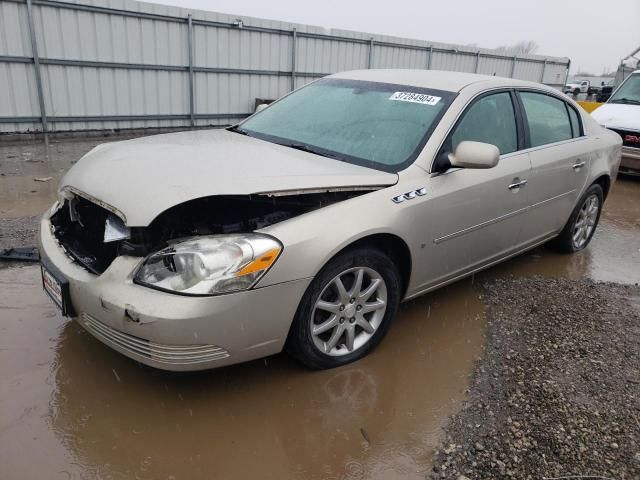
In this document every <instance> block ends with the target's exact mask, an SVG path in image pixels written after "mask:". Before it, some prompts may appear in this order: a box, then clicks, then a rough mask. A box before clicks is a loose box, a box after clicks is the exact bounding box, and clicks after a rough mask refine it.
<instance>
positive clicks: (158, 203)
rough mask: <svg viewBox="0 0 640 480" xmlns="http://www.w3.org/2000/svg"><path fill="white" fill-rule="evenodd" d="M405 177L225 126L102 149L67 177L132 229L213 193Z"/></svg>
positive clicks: (391, 180) (360, 183) (67, 182)
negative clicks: (190, 201) (121, 216)
mask: <svg viewBox="0 0 640 480" xmlns="http://www.w3.org/2000/svg"><path fill="white" fill-rule="evenodd" d="M397 180H398V176H397V175H396V174H393V173H386V172H382V171H379V170H374V169H370V168H366V167H361V166H358V165H351V164H349V163H345V162H341V161H338V160H333V159H330V158H326V157H321V156H318V155H314V154H311V153H307V152H303V151H299V150H294V149H292V148H288V147H283V146H281V145H276V144H273V143H269V142H265V141H262V140H258V139H256V138H251V137H248V136H244V135H240V134H237V133H233V132H229V131H227V130H224V129H215V130H200V131H194V132H180V133H170V134H164V135H155V136H150V137H143V138H138V139H134V140H126V141H122V142H114V143H107V144H103V145H99V146H98V147H96V148H95V149H93V150H92V151H90V152H89V153H88V154H86V155H85V156H84V157H83V158H82V159H81V160H80V161H79V162H78V163H77V164H76V165H74V166H73V167H72V168H71V169H70V170H69V172H68V173H67V174H66V175H65V176H64V178H63V179H62V182H61V184H60V187H61V189H64V188H65V187H71V188H72V189H75V190H77V191H79V192H81V193H84V194H86V195H87V196H89V197H93V198H94V199H97V200H99V201H101V202H104V203H106V204H108V205H110V206H111V207H114V208H115V209H117V210H118V211H119V212H121V213H122V214H123V215H124V216H125V217H126V223H127V225H128V226H130V227H134V226H147V225H149V224H150V223H151V222H152V220H153V219H154V218H155V217H157V216H158V215H159V214H160V213H162V212H164V211H165V210H167V209H168V208H170V207H173V206H174V205H178V204H180V203H183V202H186V201H188V200H193V199H196V198H201V197H207V196H211V195H248V194H254V193H264V192H273V191H287V190H305V189H318V188H331V187H365V186H386V185H392V184H394V183H396V182H397Z"/></svg>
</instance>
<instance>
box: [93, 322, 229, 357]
mask: <svg viewBox="0 0 640 480" xmlns="http://www.w3.org/2000/svg"><path fill="white" fill-rule="evenodd" d="M80 321H81V322H82V325H83V326H84V327H85V328H86V329H87V330H88V331H89V332H90V333H91V334H92V335H94V336H95V337H96V338H98V339H99V340H101V341H103V342H104V343H107V344H108V345H114V346H117V347H120V348H122V349H124V350H126V351H127V352H129V353H131V354H134V355H137V356H141V357H146V358H148V359H150V360H153V361H154V362H158V363H164V364H169V365H193V364H198V363H207V362H211V361H215V360H222V359H224V358H228V357H229V352H227V351H226V350H225V349H223V348H221V347H218V346H216V345H163V344H160V343H154V342H150V341H148V340H145V339H143V338H140V337H136V336H134V335H130V334H128V333H124V332H120V331H119V330H116V329H114V328H111V327H110V326H108V325H106V324H104V323H102V322H100V321H99V320H97V319H96V318H94V317H93V316H91V315H89V314H88V313H82V315H81V316H80Z"/></svg>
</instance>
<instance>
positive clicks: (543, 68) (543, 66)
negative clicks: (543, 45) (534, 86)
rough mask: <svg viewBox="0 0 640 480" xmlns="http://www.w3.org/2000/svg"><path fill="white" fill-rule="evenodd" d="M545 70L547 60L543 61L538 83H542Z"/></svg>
mask: <svg viewBox="0 0 640 480" xmlns="http://www.w3.org/2000/svg"><path fill="white" fill-rule="evenodd" d="M546 70H547V59H546V58H545V59H544V63H543V64H542V73H541V74H540V83H543V82H544V74H545V73H546Z"/></svg>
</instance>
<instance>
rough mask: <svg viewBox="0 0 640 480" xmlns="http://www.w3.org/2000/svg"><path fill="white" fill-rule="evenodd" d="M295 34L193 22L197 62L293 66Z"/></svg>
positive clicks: (274, 67) (227, 65)
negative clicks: (292, 54)
mask: <svg viewBox="0 0 640 480" xmlns="http://www.w3.org/2000/svg"><path fill="white" fill-rule="evenodd" d="M291 44H292V37H287V36H284V35H277V34H273V33H262V32H246V31H242V30H230V29H226V28H216V27H206V26H199V25H196V26H194V42H193V45H194V65H195V66H201V67H209V66H215V67H218V68H242V69H245V70H281V71H285V70H291V54H290V52H291Z"/></svg>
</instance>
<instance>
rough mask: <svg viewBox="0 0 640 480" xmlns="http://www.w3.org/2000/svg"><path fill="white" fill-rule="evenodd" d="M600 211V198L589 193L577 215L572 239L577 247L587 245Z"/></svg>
mask: <svg viewBox="0 0 640 480" xmlns="http://www.w3.org/2000/svg"><path fill="white" fill-rule="evenodd" d="M599 211H600V199H599V198H598V196H597V195H595V194H594V195H589V196H588V197H587V198H586V199H585V201H584V203H583V204H582V207H580V211H579V212H578V216H577V217H576V221H575V223H574V224H573V232H572V240H573V245H574V247H575V248H577V249H580V248H582V247H584V246H585V245H586V243H587V242H588V241H589V239H590V238H591V234H592V233H593V229H594V228H595V226H596V222H597V221H598V213H599Z"/></svg>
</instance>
